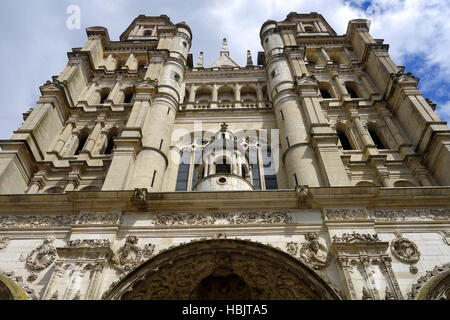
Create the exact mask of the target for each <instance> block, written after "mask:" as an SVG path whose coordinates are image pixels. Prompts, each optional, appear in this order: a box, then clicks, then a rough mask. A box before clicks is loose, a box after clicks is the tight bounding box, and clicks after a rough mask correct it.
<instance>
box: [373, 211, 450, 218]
mask: <svg viewBox="0 0 450 320" xmlns="http://www.w3.org/2000/svg"><path fill="white" fill-rule="evenodd" d="M369 216H370V218H372V219H375V221H413V220H419V221H449V220H450V209H426V208H424V209H402V210H372V211H370V213H369Z"/></svg>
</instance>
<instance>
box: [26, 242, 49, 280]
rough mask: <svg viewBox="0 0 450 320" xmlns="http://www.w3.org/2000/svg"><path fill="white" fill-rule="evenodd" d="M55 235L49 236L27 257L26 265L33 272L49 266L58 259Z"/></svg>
mask: <svg viewBox="0 0 450 320" xmlns="http://www.w3.org/2000/svg"><path fill="white" fill-rule="evenodd" d="M54 241H55V238H54V237H48V238H47V239H45V240H44V243H43V244H42V245H40V246H39V247H37V248H36V249H34V250H33V251H31V253H30V254H29V255H28V257H27V259H26V264H25V265H26V267H27V268H28V269H30V270H31V271H33V272H40V271H42V270H44V269H46V268H47V267H49V266H50V265H51V264H52V263H53V262H54V261H55V259H56V248H55V246H54V245H53V242H54Z"/></svg>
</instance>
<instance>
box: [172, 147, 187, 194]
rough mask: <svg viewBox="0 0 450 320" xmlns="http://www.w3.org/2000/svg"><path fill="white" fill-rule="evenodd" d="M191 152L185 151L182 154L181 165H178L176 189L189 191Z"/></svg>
mask: <svg viewBox="0 0 450 320" xmlns="http://www.w3.org/2000/svg"><path fill="white" fill-rule="evenodd" d="M190 162H191V152H189V151H185V152H183V155H182V156H181V161H180V166H179V167H178V176H177V184H176V187H175V191H187V187H188V180H189V169H190V167H191V164H190Z"/></svg>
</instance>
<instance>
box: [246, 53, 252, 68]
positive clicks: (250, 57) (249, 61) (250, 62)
mask: <svg viewBox="0 0 450 320" xmlns="http://www.w3.org/2000/svg"><path fill="white" fill-rule="evenodd" d="M247 67H253V59H252V54H251V52H250V50H247Z"/></svg>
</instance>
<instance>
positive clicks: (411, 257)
mask: <svg viewBox="0 0 450 320" xmlns="http://www.w3.org/2000/svg"><path fill="white" fill-rule="evenodd" d="M391 252H392V254H393V255H394V257H396V258H397V259H398V260H400V261H402V262H406V263H416V262H417V261H419V259H420V251H419V248H417V245H416V244H415V243H414V242H412V241H411V240H409V239H406V238H403V237H402V235H401V234H400V233H399V232H396V233H395V239H394V240H392V242H391Z"/></svg>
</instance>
